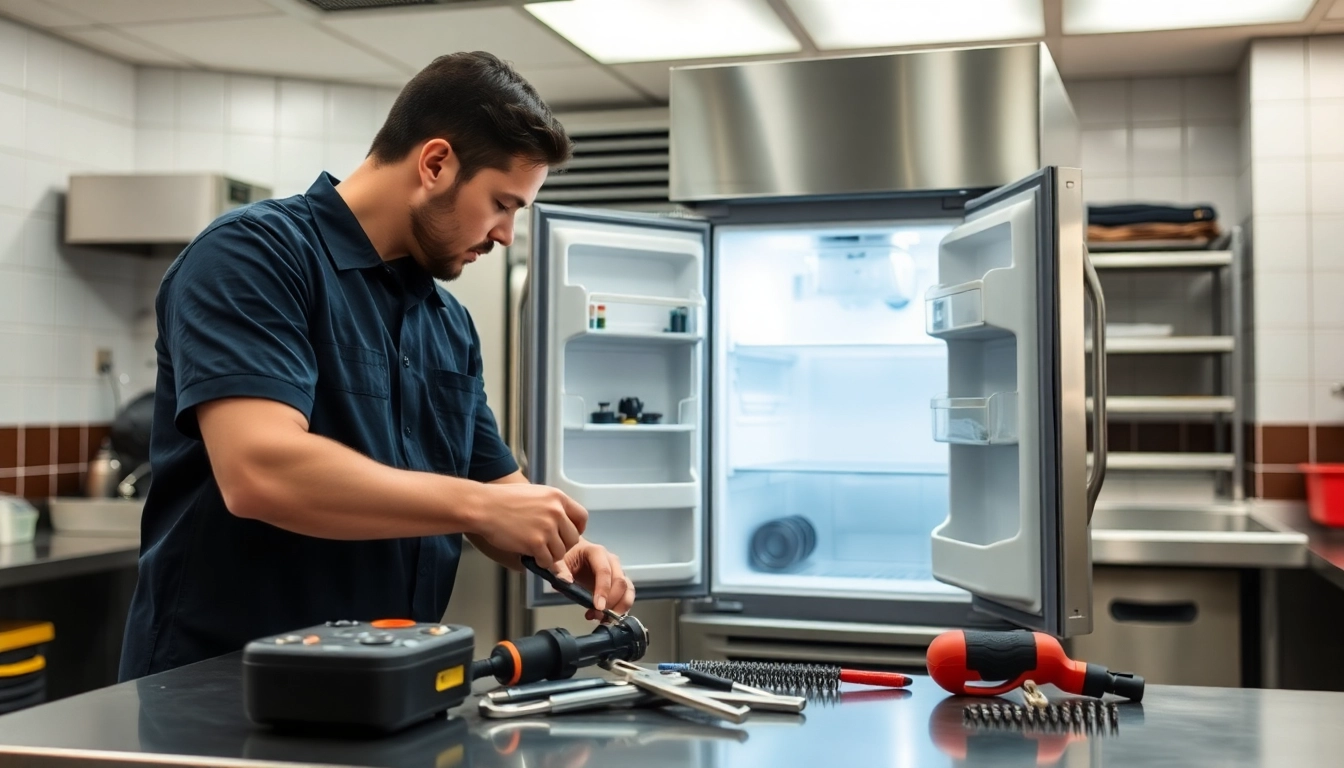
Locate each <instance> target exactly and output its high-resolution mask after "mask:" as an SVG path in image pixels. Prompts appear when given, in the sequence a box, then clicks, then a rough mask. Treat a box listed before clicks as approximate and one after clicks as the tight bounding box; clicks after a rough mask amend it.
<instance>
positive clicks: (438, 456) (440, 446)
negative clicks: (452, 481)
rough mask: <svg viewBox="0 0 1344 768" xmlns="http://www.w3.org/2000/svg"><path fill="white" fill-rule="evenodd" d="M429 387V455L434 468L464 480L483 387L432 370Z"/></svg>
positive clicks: (478, 382) (463, 377) (473, 380)
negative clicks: (431, 423)
mask: <svg viewBox="0 0 1344 768" xmlns="http://www.w3.org/2000/svg"><path fill="white" fill-rule="evenodd" d="M429 385H430V388H429V400H430V404H431V405H432V406H433V409H434V421H435V425H434V437H435V439H434V441H433V442H434V444H433V446H432V450H431V451H430V453H431V457H432V458H433V460H434V464H435V467H434V468H435V469H436V470H438V471H440V472H448V473H450V474H454V475H457V476H459V477H466V476H467V471H468V470H469V469H470V468H471V449H472V443H473V442H474V439H475V436H476V411H477V409H478V408H480V407H481V401H482V400H483V399H484V398H485V384H484V382H482V381H481V380H480V379H478V378H476V377H475V376H468V375H466V374H462V373H457V372H456V371H448V370H443V369H434V370H432V371H430V379H429Z"/></svg>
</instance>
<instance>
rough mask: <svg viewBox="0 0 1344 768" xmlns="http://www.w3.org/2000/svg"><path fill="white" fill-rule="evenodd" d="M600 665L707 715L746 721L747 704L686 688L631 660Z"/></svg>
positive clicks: (619, 660)
mask: <svg viewBox="0 0 1344 768" xmlns="http://www.w3.org/2000/svg"><path fill="white" fill-rule="evenodd" d="M602 667H603V668H604V669H606V670H608V671H609V672H611V673H612V674H615V675H617V676H618V677H620V678H622V679H623V680H625V681H626V682H628V683H630V684H631V685H634V686H638V687H640V688H642V689H644V690H646V691H648V692H650V693H653V694H657V695H658V696H661V697H662V698H665V699H667V700H669V701H672V702H675V703H677V704H684V705H686V706H688V707H693V708H695V709H698V710H700V711H701V712H704V713H705V714H707V715H713V716H714V717H718V718H721V719H723V720H727V721H728V722H730V723H742V722H745V721H746V719H747V713H749V712H750V711H751V709H750V708H749V707H746V706H733V705H732V704H729V703H727V702H723V701H719V700H718V699H716V698H712V697H710V696H707V695H704V694H702V693H700V692H698V691H693V690H689V689H687V688H686V687H685V686H683V685H677V684H675V683H671V682H669V681H667V680H663V679H661V677H662V676H661V675H660V674H659V673H658V672H656V671H653V670H649V669H645V668H644V667H641V666H639V665H638V664H632V663H630V662H628V661H625V660H623V659H612V660H610V661H605V662H602Z"/></svg>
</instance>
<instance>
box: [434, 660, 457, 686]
mask: <svg viewBox="0 0 1344 768" xmlns="http://www.w3.org/2000/svg"><path fill="white" fill-rule="evenodd" d="M463 674H464V673H463V669H462V665H461V664H459V665H457V666H456V667H449V668H448V669H445V670H443V671H442V672H440V673H439V674H438V675H437V676H435V678H434V690H436V691H439V692H443V691H446V690H448V689H449V688H453V687H456V686H459V685H461V684H462V678H463Z"/></svg>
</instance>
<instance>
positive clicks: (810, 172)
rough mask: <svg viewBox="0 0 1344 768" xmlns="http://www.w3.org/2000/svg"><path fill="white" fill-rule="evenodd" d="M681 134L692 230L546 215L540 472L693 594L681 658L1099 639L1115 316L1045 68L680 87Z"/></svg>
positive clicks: (530, 443) (809, 65)
mask: <svg viewBox="0 0 1344 768" xmlns="http://www.w3.org/2000/svg"><path fill="white" fill-rule="evenodd" d="M671 125H672V127H671V185H672V198H673V199H674V201H677V202H680V203H683V204H684V205H686V206H687V207H688V208H689V209H691V210H692V211H693V215H689V216H677V215H662V216H659V215H654V214H639V213H628V212H615V211H604V210H594V209H579V208H571V207H566V206H559V205H544V204H543V205H537V206H535V208H534V211H533V213H532V220H531V224H530V227H529V230H530V233H529V236H530V253H531V256H530V268H529V270H528V272H527V281H526V285H525V286H519V288H520V290H519V291H517V293H516V295H517V296H518V297H519V307H518V309H519V312H520V317H521V322H520V323H519V326H518V330H519V338H518V348H519V351H520V360H521V364H520V365H519V366H518V370H517V371H516V372H515V373H516V376H517V379H516V380H517V383H518V386H517V387H516V389H515V393H516V395H517V398H516V401H515V402H516V404H517V406H518V414H517V415H518V418H517V419H516V422H517V424H518V427H519V434H518V435H517V438H516V440H515V448H516V450H517V452H518V453H519V454H520V458H521V459H522V460H523V463H524V464H525V467H526V470H527V472H528V474H529V476H530V477H531V478H532V480H533V481H534V482H542V483H546V484H548V485H553V486H555V487H557V488H560V489H561V490H563V491H565V492H566V493H567V494H569V495H570V496H572V497H573V498H575V499H576V500H578V501H579V502H580V503H582V504H583V505H584V506H585V507H586V508H587V509H588V510H589V513H590V520H589V528H588V534H587V535H588V536H589V538H591V539H593V540H595V541H598V542H600V543H603V544H605V545H607V546H608V547H609V548H611V549H612V550H613V551H615V552H617V553H618V554H619V555H620V557H621V558H622V562H623V564H624V567H625V569H626V571H627V573H629V574H630V575H631V576H632V577H633V578H634V580H635V582H636V584H637V585H638V587H639V593H640V595H641V597H642V598H678V599H680V600H681V601H682V603H681V605H682V606H683V613H682V615H681V616H680V620H679V622H678V623H679V634H680V638H681V647H680V649H679V652H678V653H679V655H680V656H682V657H684V658H692V657H694V658H703V657H719V658H725V657H726V658H741V659H770V658H782V659H797V660H817V659H827V660H833V661H848V662H854V661H860V662H863V663H866V664H880V665H887V666H893V667H901V666H907V667H909V666H917V665H919V664H920V663H921V662H922V656H923V648H924V646H926V645H927V643H928V642H929V640H930V639H931V638H932V637H933V636H935V635H936V634H937V633H938V632H940V631H943V630H944V629H947V628H950V627H969V626H1023V627H1033V628H1039V629H1043V630H1045V631H1048V632H1051V633H1052V634H1055V635H1057V636H1060V637H1067V636H1073V635H1078V634H1084V633H1086V632H1088V631H1090V628H1091V558H1090V537H1089V535H1088V520H1089V518H1090V515H1091V509H1092V504H1093V502H1094V501H1095V498H1096V493H1097V491H1098V490H1099V488H1100V483H1101V480H1102V478H1103V476H1104V466H1105V458H1104V452H1103V453H1100V454H1098V456H1096V457H1095V461H1090V457H1089V454H1088V452H1087V445H1086V440H1087V431H1088V420H1089V418H1090V419H1093V420H1094V424H1095V426H1094V429H1095V430H1096V431H1097V433H1098V434H1104V413H1102V412H1101V410H1098V411H1097V412H1095V413H1092V412H1089V410H1088V409H1087V395H1086V389H1087V380H1088V374H1089V371H1088V369H1087V366H1088V360H1089V357H1088V354H1087V351H1086V348H1087V346H1088V345H1089V344H1092V345H1094V347H1095V348H1097V349H1101V347H1102V345H1103V344H1104V341H1103V339H1101V338H1100V331H1101V329H1102V328H1103V327H1104V322H1101V321H1100V320H1099V319H1098V318H1097V316H1095V313H1098V312H1100V311H1101V308H1102V303H1101V301H1100V290H1099V288H1097V287H1096V281H1095V275H1093V274H1092V273H1091V270H1090V268H1089V267H1088V264H1087V257H1086V252H1085V247H1084V230H1085V222H1084V219H1085V215H1084V208H1083V202H1082V177H1081V173H1080V172H1079V171H1078V170H1077V169H1076V168H1075V167H1069V166H1076V164H1077V127H1076V121H1075V120H1074V119H1073V114H1072V109H1071V108H1070V106H1069V104H1068V99H1067V96H1066V95H1065V93H1064V91H1063V87H1062V84H1061V83H1060V81H1059V77H1058V74H1057V72H1056V71H1055V68H1054V65H1053V63H1052V62H1051V61H1050V58H1049V54H1048V52H1047V51H1046V49H1045V48H1044V46H1039V45H1020V46H1002V47H995V48H984V49H964V50H940V51H927V52H914V53H906V54H898V55H885V56H866V57H848V58H840V59H812V60H803V61H794V62H782V63H753V64H745V65H733V66H723V67H699V68H686V69H681V70H674V72H673V87H672V103H671ZM1089 278H1091V279H1090V280H1089ZM1088 288H1091V289H1092V290H1091V296H1092V300H1091V301H1089V300H1087V299H1085V292H1086V291H1087V289H1088ZM1089 309H1090V310H1091V312H1092V313H1094V316H1093V318H1092V322H1091V325H1090V328H1091V330H1092V331H1094V333H1092V334H1091V336H1094V337H1096V338H1092V339H1090V340H1089V339H1087V338H1085V336H1087V334H1088V321H1087V320H1085V315H1086V314H1087V313H1088V312H1089ZM1091 359H1092V360H1093V361H1101V360H1104V357H1103V356H1101V355H1096V356H1093V357H1092V358H1091ZM1091 375H1092V385H1093V387H1094V388H1096V389H1097V391H1098V392H1104V389H1103V388H1104V370H1096V371H1091ZM1098 385H1100V386H1098ZM1096 400H1097V402H1102V403H1104V396H1103V397H1098V398H1096ZM1098 444H1099V445H1102V446H1104V444H1105V441H1104V440H1099V441H1098ZM555 597H556V596H555V595H554V594H549V593H547V592H546V591H545V590H543V588H542V584H541V583H540V582H539V581H537V580H533V581H532V582H531V584H530V585H529V603H530V604H533V605H538V604H544V603H547V602H550V601H554V599H555ZM636 612H638V611H636Z"/></svg>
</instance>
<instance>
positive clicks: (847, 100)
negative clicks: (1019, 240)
mask: <svg viewBox="0 0 1344 768" xmlns="http://www.w3.org/2000/svg"><path fill="white" fill-rule="evenodd" d="M670 112H671V119H672V127H671V138H670V141H671V150H670V151H671V158H670V165H671V168H670V171H671V184H670V195H671V198H672V199H673V200H676V201H684V202H692V201H709V200H733V199H743V200H745V199H770V198H786V197H824V196H856V195H873V194H892V193H912V194H913V193H931V192H938V191H947V190H964V189H987V188H992V187H997V186H1001V185H1005V184H1008V183H1010V182H1013V181H1015V180H1017V179H1019V178H1021V177H1023V176H1026V175H1028V174H1030V173H1032V172H1034V171H1035V170H1036V169H1038V168H1040V167H1042V166H1046V165H1071V166H1076V165H1077V164H1078V162H1079V133H1078V121H1077V118H1076V116H1075V115H1074V112H1073V108H1072V106H1071V104H1070V102H1069V98H1068V94H1067V93H1066V92H1065V90H1064V85H1063V82H1062V81H1061V80H1060V77H1059V72H1058V71H1057V69H1056V68H1055V65H1054V62H1053V60H1051V58H1050V54H1049V52H1048V50H1047V49H1046V47H1045V46H1044V45H1043V44H1039V43H1031V44H1022V45H1008V46H997V47H988V48H965V49H941V50H932V51H913V52H905V53H898V54H884V55H878V56H853V57H845V58H832V59H805V60H799V61H780V62H755V63H747V64H733V65H725V66H704V67H683V68H674V69H673V70H672V92H671V108H670Z"/></svg>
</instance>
